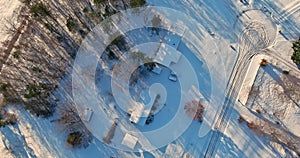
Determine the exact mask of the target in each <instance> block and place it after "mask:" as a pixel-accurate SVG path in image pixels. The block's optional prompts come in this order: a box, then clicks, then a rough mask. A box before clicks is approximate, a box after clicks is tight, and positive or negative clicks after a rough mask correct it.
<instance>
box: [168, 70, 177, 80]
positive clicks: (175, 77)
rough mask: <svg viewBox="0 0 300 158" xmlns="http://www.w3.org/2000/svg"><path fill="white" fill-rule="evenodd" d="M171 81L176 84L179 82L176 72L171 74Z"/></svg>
mask: <svg viewBox="0 0 300 158" xmlns="http://www.w3.org/2000/svg"><path fill="white" fill-rule="evenodd" d="M169 80H171V81H173V82H176V81H177V75H176V74H175V73H174V72H171V74H170V75H169Z"/></svg>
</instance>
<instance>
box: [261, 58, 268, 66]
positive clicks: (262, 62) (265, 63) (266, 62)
mask: <svg viewBox="0 0 300 158" xmlns="http://www.w3.org/2000/svg"><path fill="white" fill-rule="evenodd" d="M268 64H269V63H268V61H267V60H266V59H262V60H261V62H260V66H267V65H268Z"/></svg>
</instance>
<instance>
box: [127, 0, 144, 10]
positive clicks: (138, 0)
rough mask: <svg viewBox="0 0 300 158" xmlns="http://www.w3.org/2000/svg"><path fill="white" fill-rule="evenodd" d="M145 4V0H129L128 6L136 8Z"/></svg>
mask: <svg viewBox="0 0 300 158" xmlns="http://www.w3.org/2000/svg"><path fill="white" fill-rule="evenodd" d="M145 4H146V1H145V0H131V2H130V7H131V8H137V7H141V6H143V5H145Z"/></svg>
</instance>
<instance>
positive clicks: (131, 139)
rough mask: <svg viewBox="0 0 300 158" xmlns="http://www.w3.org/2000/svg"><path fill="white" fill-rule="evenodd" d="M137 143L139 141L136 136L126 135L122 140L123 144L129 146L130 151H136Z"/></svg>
mask: <svg viewBox="0 0 300 158" xmlns="http://www.w3.org/2000/svg"><path fill="white" fill-rule="evenodd" d="M137 141H138V139H137V138H136V137H135V136H133V135H131V134H128V133H126V134H125V136H124V138H123V140H122V144H123V145H125V146H127V147H128V148H130V149H134V147H135V145H136V143H137Z"/></svg>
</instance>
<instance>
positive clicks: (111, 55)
mask: <svg viewBox="0 0 300 158" xmlns="http://www.w3.org/2000/svg"><path fill="white" fill-rule="evenodd" d="M108 58H109V59H110V60H113V59H117V56H116V55H115V53H114V52H113V51H111V50H109V52H108Z"/></svg>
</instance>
